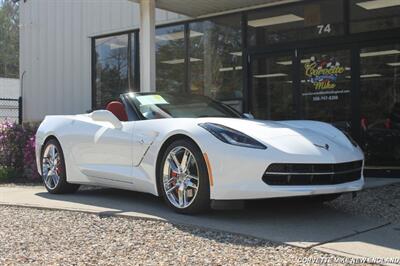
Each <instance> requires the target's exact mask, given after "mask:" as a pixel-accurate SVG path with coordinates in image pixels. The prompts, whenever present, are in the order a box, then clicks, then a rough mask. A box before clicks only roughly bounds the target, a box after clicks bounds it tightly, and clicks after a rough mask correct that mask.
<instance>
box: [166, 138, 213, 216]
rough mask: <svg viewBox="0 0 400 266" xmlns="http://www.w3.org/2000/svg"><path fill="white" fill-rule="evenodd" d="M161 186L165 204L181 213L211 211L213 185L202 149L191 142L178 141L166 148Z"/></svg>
mask: <svg viewBox="0 0 400 266" xmlns="http://www.w3.org/2000/svg"><path fill="white" fill-rule="evenodd" d="M160 167H161V169H160V171H159V176H158V180H159V187H160V189H161V191H162V195H163V197H164V199H165V202H166V203H167V205H168V206H169V207H171V208H172V209H173V210H174V211H176V212H179V213H191V214H193V213H199V212H203V211H206V210H208V209H209V208H210V183H209V179H208V178H209V177H208V171H207V166H206V163H205V161H204V157H203V154H202V153H201V151H200V149H199V148H198V147H197V146H196V145H195V144H194V143H193V142H192V141H190V140H186V139H183V140H177V141H174V142H173V143H171V145H169V147H168V148H167V149H166V151H165V153H164V155H163V159H162V161H161V164H160Z"/></svg>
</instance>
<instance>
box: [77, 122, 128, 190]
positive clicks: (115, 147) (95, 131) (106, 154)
mask: <svg viewBox="0 0 400 266" xmlns="http://www.w3.org/2000/svg"><path fill="white" fill-rule="evenodd" d="M90 124H91V125H90V126H89V127H88V132H87V134H85V135H86V141H84V142H81V145H80V147H79V148H78V149H77V152H76V153H75V155H76V156H74V157H75V158H76V159H77V161H78V164H79V165H80V168H81V171H82V173H83V174H85V175H86V176H88V177H90V178H96V179H97V180H96V182H101V183H107V182H108V181H111V182H120V183H133V179H132V158H133V157H132V134H133V122H122V128H115V127H114V126H113V125H112V124H110V123H108V122H97V121H96V122H93V123H90ZM77 157H78V158H77Z"/></svg>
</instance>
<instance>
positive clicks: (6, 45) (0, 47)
mask: <svg viewBox="0 0 400 266" xmlns="http://www.w3.org/2000/svg"><path fill="white" fill-rule="evenodd" d="M18 8H19V4H18V2H17V1H15V0H0V77H9V78H18V77H19V12H18Z"/></svg>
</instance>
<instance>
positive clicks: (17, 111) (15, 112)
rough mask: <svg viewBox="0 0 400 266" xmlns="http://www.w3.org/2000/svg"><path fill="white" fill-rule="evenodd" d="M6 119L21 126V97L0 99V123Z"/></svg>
mask: <svg viewBox="0 0 400 266" xmlns="http://www.w3.org/2000/svg"><path fill="white" fill-rule="evenodd" d="M6 119H7V120H10V121H15V122H18V123H19V124H22V97H19V98H17V99H12V98H0V122H1V121H3V120H6Z"/></svg>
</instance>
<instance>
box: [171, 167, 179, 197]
mask: <svg viewBox="0 0 400 266" xmlns="http://www.w3.org/2000/svg"><path fill="white" fill-rule="evenodd" d="M177 176H178V174H177V173H176V172H175V171H174V170H171V177H173V178H174V180H172V182H171V186H172V187H174V186H175V185H176V177H177ZM176 192H178V188H176Z"/></svg>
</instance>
